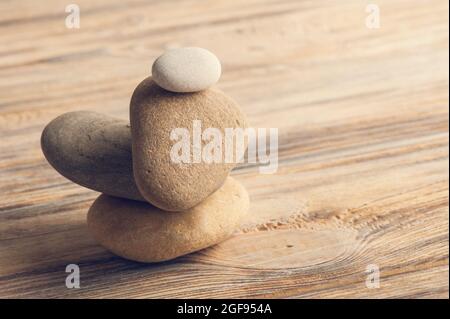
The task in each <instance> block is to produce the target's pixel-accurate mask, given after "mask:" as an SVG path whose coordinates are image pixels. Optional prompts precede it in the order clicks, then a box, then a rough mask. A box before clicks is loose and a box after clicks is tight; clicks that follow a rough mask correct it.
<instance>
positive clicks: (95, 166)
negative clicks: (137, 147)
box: [41, 111, 144, 200]
mask: <svg viewBox="0 0 450 319" xmlns="http://www.w3.org/2000/svg"><path fill="white" fill-rule="evenodd" d="M41 147H42V151H43V153H44V155H45V157H46V159H47V161H48V162H49V163H50V164H51V165H52V166H53V168H55V169H56V170H57V171H58V172H59V173H60V174H61V175H63V176H64V177H66V178H68V179H69V180H71V181H73V182H75V183H77V184H80V185H82V186H84V187H87V188H90V189H93V190H95V191H98V192H102V193H105V194H108V195H113V196H120V197H125V198H130V199H136V200H144V199H143V197H142V196H141V195H140V193H139V191H138V189H137V186H136V184H135V182H134V178H133V167H132V159H131V132H130V125H129V124H128V122H127V121H124V120H120V119H116V118H113V117H110V116H107V115H103V114H99V113H96V112H89V111H78V112H70V113H65V114H63V115H60V116H58V117H57V118H55V119H54V120H52V121H51V122H50V123H49V124H48V125H47V126H46V127H45V129H44V131H43V132H42V136H41Z"/></svg>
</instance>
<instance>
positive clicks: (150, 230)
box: [87, 177, 249, 262]
mask: <svg viewBox="0 0 450 319" xmlns="http://www.w3.org/2000/svg"><path fill="white" fill-rule="evenodd" d="M248 209H249V198H248V194H247V191H246V190H245V188H244V187H243V186H242V185H241V184H240V183H239V182H238V181H236V180H235V179H233V178H231V177H228V178H227V180H226V182H225V183H224V184H223V186H222V187H221V188H220V189H219V190H217V191H216V192H215V193H213V194H212V195H211V196H209V197H208V198H206V199H205V200H204V201H203V202H202V203H200V204H199V205H197V206H195V207H194V208H191V209H189V210H187V211H184V212H177V213H170V212H166V211H162V210H160V209H158V208H156V207H154V206H152V205H150V204H148V203H143V202H138V201H132V200H127V199H122V198H117V197H110V196H107V195H100V196H99V197H98V198H97V199H96V200H95V202H94V203H93V205H92V206H91V208H90V209H89V212H88V217H87V222H88V228H89V230H90V232H91V233H92V234H93V236H94V238H95V239H96V240H97V241H98V242H99V243H100V244H101V245H102V246H104V247H105V248H106V249H108V250H109V251H111V252H113V253H114V254H116V255H118V256H121V257H123V258H126V259H130V260H134V261H139V262H161V261H166V260H170V259H173V258H176V257H178V256H182V255H186V254H189V253H192V252H194V251H198V250H201V249H204V248H206V247H209V246H211V245H214V244H217V243H219V242H222V241H224V240H225V239H227V238H228V237H230V236H231V235H232V234H233V232H235V231H236V230H237V229H238V228H239V226H240V223H241V221H242V218H243V217H244V216H245V215H246V214H247V212H248Z"/></svg>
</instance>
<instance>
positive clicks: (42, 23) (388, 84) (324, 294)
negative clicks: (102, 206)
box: [0, 0, 449, 298]
mask: <svg viewBox="0 0 450 319" xmlns="http://www.w3.org/2000/svg"><path fill="white" fill-rule="evenodd" d="M373 2H374V3H376V4H378V5H379V7H380V13H381V27H380V28H379V29H369V28H367V27H366V25H365V19H366V16H367V14H368V13H366V11H365V8H366V5H367V4H368V3H370V2H369V1H361V0H348V1H327V0H281V1H279V0H245V1H243V0H236V1H229V0H218V1H209V0H208V1H206V0H205V1H193V0H179V1H160V0H153V1H143V0H140V1H139V0H129V1H119V0H114V1H113V0H96V1H88V0H77V1H76V3H77V4H78V5H79V6H80V8H81V28H80V29H67V28H66V27H65V25H64V20H65V16H66V13H65V12H64V8H65V6H66V5H67V4H68V3H66V1H60V0H48V1H45V2H39V4H37V3H36V2H35V1H32V0H14V1H1V2H0V44H1V45H0V138H1V139H0V141H1V145H0V147H1V150H0V297H4V298H12V297H19V298H31V297H49V298H82V297H89V298H108V297H112V298H125V297H129V298H154V297H163V298H169V297H183V298H186V297H194V298H195V297H233V298H239V297H250V298H255V297H262V298H281V297H282V298H328V297H334V298H448V297H449V290H448V288H449V282H448V276H449V268H448V254H449V237H448V229H449V215H448V204H449V201H448V198H449V197H448V194H449V189H448V185H449V184H448V176H449V171H448V165H449V161H448V151H449V144H448V142H449V135H448V121H449V117H448V106H449V103H448V101H449V99H448V98H449V96H448V85H449V81H448V79H449V74H448V67H449V65H448V58H449V55H448V49H449V48H448V2H447V1H444V0H430V1H428V0H427V1H426V0H414V1H409V0H408V1H407V0H395V1H392V0H390V1H389V0H376V1H373ZM184 45H190V46H191V45H192V46H201V47H206V48H208V49H210V50H211V51H213V52H216V53H217V54H218V56H219V57H220V59H221V60H222V62H223V69H224V70H223V76H222V78H221V81H220V83H219V87H220V88H221V89H223V90H224V91H226V92H227V93H228V94H229V95H231V96H232V97H234V98H235V99H236V100H237V101H238V102H239V103H240V104H241V105H242V107H243V109H244V110H245V112H246V113H247V115H248V117H249V119H250V120H251V124H252V125H253V126H254V127H277V128H279V134H280V136H279V143H280V148H279V169H278V172H277V173H276V174H273V175H262V174H259V172H258V167H257V166H255V165H242V166H240V167H238V168H237V169H236V170H235V171H234V172H233V175H234V176H235V177H236V178H237V179H239V180H240V181H242V183H244V185H245V186H246V187H247V189H248V191H249V193H250V196H251V201H252V204H251V205H252V206H251V214H250V217H249V219H248V220H246V221H245V224H244V225H243V227H242V230H241V231H239V232H238V233H237V234H236V235H235V236H234V237H233V238H231V239H230V240H228V241H226V242H224V243H222V244H220V245H217V246H215V247H212V248H209V249H206V250H204V251H201V252H199V253H195V254H192V255H189V256H186V257H182V258H179V259H177V260H174V261H172V262H167V263H163V264H155V265H144V264H138V263H133V262H129V261H126V260H123V259H121V258H118V257H115V256H113V255H112V254H110V253H108V252H107V251H105V250H104V249H103V248H102V247H100V246H98V245H97V243H96V242H95V241H94V240H93V238H92V237H91V236H90V235H89V233H88V232H87V229H86V221H85V219H86V212H87V209H88V207H89V206H90V205H91V203H92V202H93V200H94V199H95V198H96V196H98V194H97V193H95V192H93V191H90V190H87V189H84V188H82V187H79V186H77V185H75V184H73V183H71V182H69V181H67V180H65V179H64V178H63V177H61V176H60V175H58V173H56V172H55V171H54V170H53V169H52V168H51V167H50V166H49V165H48V164H47V163H46V161H45V159H44V157H43V155H42V152H41V151H40V146H39V137H40V133H41V131H42V129H43V127H44V126H45V124H46V123H47V122H49V121H50V120H51V119H52V118H54V117H55V116H57V115H59V114H61V113H64V112H67V111H72V110H80V109H87V110H94V111H99V112H104V113H108V114H110V115H113V116H118V117H122V118H125V119H126V118H127V117H128V105H129V100H130V96H131V93H132V91H133V89H134V87H135V86H136V85H137V84H138V83H139V82H140V81H141V80H142V79H143V78H145V77H146V76H147V75H148V74H149V72H150V65H151V62H152V61H153V59H154V58H155V57H157V56H158V55H159V54H160V53H161V52H162V51H163V50H164V49H166V48H168V47H174V46H184ZM69 263H76V264H78V265H79V266H80V268H81V289H67V288H66V287H65V278H66V275H67V274H66V273H65V267H66V265H67V264H69ZM369 264H376V265H378V266H379V267H380V288H378V289H368V288H367V287H366V285H365V281H366V277H367V273H366V267H367V265H369Z"/></svg>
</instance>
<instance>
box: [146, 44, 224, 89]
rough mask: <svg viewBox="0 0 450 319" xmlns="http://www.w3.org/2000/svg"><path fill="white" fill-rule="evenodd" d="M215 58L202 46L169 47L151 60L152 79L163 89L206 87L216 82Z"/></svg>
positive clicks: (220, 69) (217, 63) (217, 78)
mask: <svg viewBox="0 0 450 319" xmlns="http://www.w3.org/2000/svg"><path fill="white" fill-rule="evenodd" d="M221 72H222V67H221V65H220V61H219V59H218V58H217V57H216V56H215V55H214V54H213V53H211V52H210V51H208V50H206V49H202V48H196V47H187V48H177V49H170V50H168V51H166V52H165V53H164V54H163V55H161V56H160V57H159V58H157V59H156V60H155V62H154V63H153V66H152V77H153V80H154V81H155V82H156V84H158V85H159V86H160V87H162V88H163V89H166V90H168V91H172V92H179V93H186V92H197V91H202V90H206V89H207V88H209V87H211V86H212V85H214V84H215V83H217V81H219V78H220V75H221Z"/></svg>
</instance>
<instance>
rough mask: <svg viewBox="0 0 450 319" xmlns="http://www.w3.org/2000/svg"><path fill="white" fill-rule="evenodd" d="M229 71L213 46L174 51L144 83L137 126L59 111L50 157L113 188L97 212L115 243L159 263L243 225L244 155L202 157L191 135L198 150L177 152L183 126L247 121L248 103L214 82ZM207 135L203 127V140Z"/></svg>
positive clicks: (134, 101) (92, 184)
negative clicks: (237, 174) (239, 165)
mask: <svg viewBox="0 0 450 319" xmlns="http://www.w3.org/2000/svg"><path fill="white" fill-rule="evenodd" d="M220 74H221V65H220V62H219V60H218V59H217V57H216V56H215V55H213V54H212V53H211V52H209V51H207V50H205V49H201V48H180V49H173V50H169V51H167V52H166V53H164V54H163V55H161V56H160V57H159V58H158V59H157V60H156V61H155V62H154V64H153V68H152V77H148V78H146V79H145V80H144V81H142V82H141V83H140V84H139V85H138V86H137V88H136V89H135V91H134V93H133V96H132V98H131V104H130V123H131V126H130V125H129V124H128V123H127V122H126V121H123V120H120V119H115V118H112V117H109V116H107V115H103V114H99V113H95V112H89V111H79V112H70V113H66V114H63V115H61V116H59V117H57V118H56V119H54V120H53V121H51V122H50V123H49V124H48V125H47V126H46V128H45V129H44V131H43V133H42V138H41V145H42V150H43V152H44V154H45V157H46V158H47V160H48V162H49V163H50V164H51V165H52V166H53V167H54V168H55V169H56V170H57V171H58V172H59V173H60V174H62V175H63V176H65V177H66V178H68V179H69V180H71V181H73V182H75V183H77V184H80V185H82V186H85V187H87V188H90V189H93V190H96V191H99V192H102V193H103V194H102V195H100V196H99V197H98V198H97V199H96V200H95V202H94V203H93V204H92V206H91V208H90V209H89V212H88V217H87V221H88V227H89V229H90V231H91V232H92V234H93V236H94V237H95V238H96V239H97V241H98V242H99V243H100V244H102V245H103V246H104V247H105V248H107V249H108V250H110V251H112V252H113V253H115V254H117V255H119V256H122V257H124V258H127V259H131V260H135V261H141V262H159V261H164V260H169V259H172V258H175V257H178V256H181V255H185V254H188V253H191V252H194V251H197V250H200V249H203V248H206V247H209V246H211V245H214V244H216V243H219V242H221V241H223V240H225V239H226V238H228V237H229V236H231V234H232V233H233V232H234V231H235V230H236V229H237V228H238V226H239V224H240V221H241V219H242V217H243V216H244V215H245V214H246V213H247V211H248V207H249V198H248V194H247V192H246V190H245V188H244V187H243V186H242V185H241V184H240V183H239V182H237V181H236V180H235V179H233V178H231V177H229V176H228V175H229V173H230V171H231V169H232V168H233V167H234V166H235V163H236V160H235V161H233V162H232V163H230V162H226V161H224V160H222V161H212V162H211V161H204V160H200V161H199V160H198V158H197V159H194V158H193V157H195V156H193V155H192V154H193V151H195V149H194V148H198V144H195V141H194V139H195V138H194V137H193V136H191V137H189V139H188V141H189V142H188V143H187V145H186V143H184V144H182V149H183V150H184V151H185V150H186V149H188V150H191V155H190V156H189V157H186V156H184V157H183V159H184V160H182V161H174V158H173V155H174V154H173V147H174V143H175V141H174V139H176V138H177V134H175V133H177V132H192V131H193V130H194V129H195V127H194V126H195V123H201V126H202V128H203V129H204V128H216V129H218V130H219V131H220V132H222V133H223V132H224V130H225V129H226V128H233V129H236V128H243V129H244V128H246V126H247V124H246V119H245V116H244V114H243V113H242V112H241V110H240V108H239V106H238V105H237V104H236V103H235V102H234V101H233V100H232V99H231V98H230V97H228V96H227V95H226V94H224V93H223V92H222V91H220V90H218V89H216V88H213V87H212V86H213V85H214V84H215V83H216V82H217V81H218V80H219V77H220ZM180 129H181V131H177V130H180ZM174 132H175V133H174ZM197 142H199V141H197ZM206 143H207V140H205V139H204V136H203V138H202V140H201V141H200V145H204V144H206ZM220 143H225V140H223V141H221V142H220ZM193 149H194V150H193ZM197 151H198V150H197ZM200 154H201V153H200ZM175 155H177V154H175ZM222 156H223V155H222ZM201 159H203V158H201ZM222 159H223V157H222Z"/></svg>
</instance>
